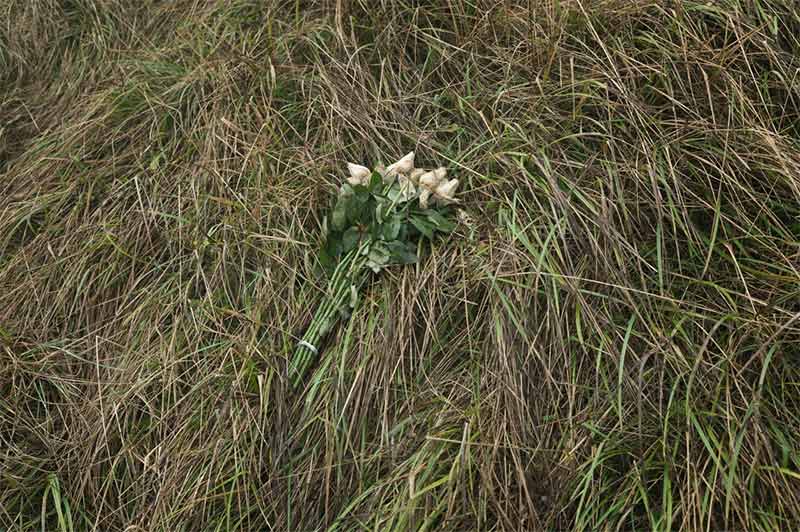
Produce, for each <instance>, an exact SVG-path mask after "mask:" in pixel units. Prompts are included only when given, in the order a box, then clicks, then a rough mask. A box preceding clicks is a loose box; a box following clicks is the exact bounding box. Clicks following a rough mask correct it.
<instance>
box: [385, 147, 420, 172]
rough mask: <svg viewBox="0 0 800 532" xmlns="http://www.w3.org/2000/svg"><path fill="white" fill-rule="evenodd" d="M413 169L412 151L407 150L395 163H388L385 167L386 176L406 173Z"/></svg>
mask: <svg viewBox="0 0 800 532" xmlns="http://www.w3.org/2000/svg"><path fill="white" fill-rule="evenodd" d="M413 169H414V152H413V151H411V152H408V153H407V154H405V155H404V156H403V157H401V158H400V160H399V161H397V162H396V163H392V164H390V165H389V166H388V167H387V168H386V177H394V176H395V175H397V174H407V173H409V172H411V170H413Z"/></svg>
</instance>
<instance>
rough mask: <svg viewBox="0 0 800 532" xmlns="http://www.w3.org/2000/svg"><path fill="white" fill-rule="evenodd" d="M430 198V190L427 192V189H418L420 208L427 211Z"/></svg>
mask: <svg viewBox="0 0 800 532" xmlns="http://www.w3.org/2000/svg"><path fill="white" fill-rule="evenodd" d="M430 197H431V191H430V190H428V189H427V188H423V189H420V192H419V206H420V207H422V208H423V209H427V208H428V201H429V200H430Z"/></svg>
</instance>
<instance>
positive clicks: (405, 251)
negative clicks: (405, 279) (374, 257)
mask: <svg viewBox="0 0 800 532" xmlns="http://www.w3.org/2000/svg"><path fill="white" fill-rule="evenodd" d="M386 247H387V248H388V249H389V253H391V257H390V259H391V262H392V263H393V264H414V263H415V262H417V253H416V250H415V247H414V245H413V244H411V243H410V242H401V241H399V240H395V241H392V242H387V243H386Z"/></svg>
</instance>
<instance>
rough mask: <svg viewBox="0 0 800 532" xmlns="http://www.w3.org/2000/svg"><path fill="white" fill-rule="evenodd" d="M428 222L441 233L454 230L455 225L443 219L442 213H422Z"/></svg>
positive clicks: (427, 211)
mask: <svg viewBox="0 0 800 532" xmlns="http://www.w3.org/2000/svg"><path fill="white" fill-rule="evenodd" d="M424 213H425V215H426V216H427V217H428V220H429V221H430V222H431V223H432V224H434V225H435V226H436V230H437V231H440V232H442V233H450V232H452V231H453V230H454V229H455V228H456V224H454V223H453V222H451V221H450V220H448V219H447V218H445V217H444V216H443V215H442V213H440V212H439V211H437V210H434V209H427V210H426V211H424Z"/></svg>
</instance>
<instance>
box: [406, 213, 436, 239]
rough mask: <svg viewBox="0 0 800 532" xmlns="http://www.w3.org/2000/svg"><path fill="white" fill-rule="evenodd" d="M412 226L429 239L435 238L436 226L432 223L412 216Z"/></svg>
mask: <svg viewBox="0 0 800 532" xmlns="http://www.w3.org/2000/svg"><path fill="white" fill-rule="evenodd" d="M411 224H412V225H413V226H414V227H416V228H417V231H419V232H420V233H422V234H423V235H424V236H425V237H427V238H433V231H434V229H435V226H434V225H433V224H432V223H430V222H429V221H428V220H426V219H424V218H421V217H418V216H412V217H411Z"/></svg>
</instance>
